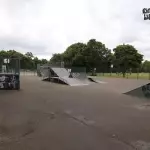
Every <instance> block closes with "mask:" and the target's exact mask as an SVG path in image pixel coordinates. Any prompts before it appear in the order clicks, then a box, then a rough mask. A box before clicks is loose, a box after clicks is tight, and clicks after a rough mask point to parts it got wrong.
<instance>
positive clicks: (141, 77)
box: [97, 73, 150, 79]
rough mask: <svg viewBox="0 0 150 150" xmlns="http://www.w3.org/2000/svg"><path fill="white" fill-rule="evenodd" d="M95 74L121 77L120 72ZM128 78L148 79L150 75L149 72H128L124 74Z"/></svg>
mask: <svg viewBox="0 0 150 150" xmlns="http://www.w3.org/2000/svg"><path fill="white" fill-rule="evenodd" d="M97 76H101V77H112V78H113V77H114V78H123V75H122V74H119V75H118V74H116V73H111V74H110V73H104V74H103V73H97ZM125 78H128V79H150V75H149V73H139V74H137V73H132V74H131V75H130V74H126V77H125Z"/></svg>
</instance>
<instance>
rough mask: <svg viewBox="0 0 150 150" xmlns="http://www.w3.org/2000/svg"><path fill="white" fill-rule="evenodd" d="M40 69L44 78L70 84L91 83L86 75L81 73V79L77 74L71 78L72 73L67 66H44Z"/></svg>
mask: <svg viewBox="0 0 150 150" xmlns="http://www.w3.org/2000/svg"><path fill="white" fill-rule="evenodd" d="M40 71H41V75H42V79H43V80H50V81H51V80H53V81H56V82H59V83H64V84H67V85H70V86H82V85H88V84H89V82H88V81H87V80H86V79H85V75H84V76H83V75H81V76H80V79H79V78H76V77H75V76H74V77H72V78H70V73H69V72H68V71H67V69H65V68H59V67H50V66H42V67H41V69H40Z"/></svg>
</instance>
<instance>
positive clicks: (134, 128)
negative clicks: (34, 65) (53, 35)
mask: <svg viewBox="0 0 150 150" xmlns="http://www.w3.org/2000/svg"><path fill="white" fill-rule="evenodd" d="M116 82H119V83H120V80H119V81H117V80H116ZM119 83H116V84H119ZM107 87H108V88H107ZM149 105H150V104H149V101H148V100H147V101H146V100H142V99H138V98H133V97H130V96H128V95H123V94H120V93H117V92H114V91H113V90H111V88H110V87H109V86H105V87H104V86H103V84H91V85H89V86H80V87H70V86H66V85H59V84H54V83H49V82H42V81H40V79H39V78H37V77H35V76H22V78H21V90H20V91H0V150H10V149H11V150H20V149H21V150H50V149H54V150H100V149H102V150H134V149H140V150H148V148H149V145H150V144H149V142H150V109H149V107H148V106H149ZM144 106H145V107H144ZM141 108H142V109H141Z"/></svg>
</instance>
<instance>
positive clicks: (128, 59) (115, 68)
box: [50, 39, 150, 76]
mask: <svg viewBox="0 0 150 150" xmlns="http://www.w3.org/2000/svg"><path fill="white" fill-rule="evenodd" d="M59 61H64V63H65V65H66V67H70V66H78V67H83V66H84V67H86V69H87V71H92V72H93V73H94V69H95V68H96V70H97V72H110V71H112V72H121V73H122V74H123V75H124V76H125V73H126V72H137V71H143V72H146V71H147V69H148V68H150V65H149V64H150V62H149V61H145V62H143V55H142V54H140V53H139V52H138V50H137V49H136V48H135V47H134V46H132V45H129V44H123V45H118V46H116V48H114V49H113V50H110V49H109V48H107V47H106V46H105V44H103V43H102V42H99V41H96V40H95V39H91V40H89V41H88V42H87V43H86V44H85V43H75V44H72V45H70V46H69V47H68V48H67V49H66V51H64V52H63V53H61V54H53V57H52V58H51V60H50V62H51V63H56V62H59ZM142 62H143V63H142ZM139 69H140V70H139Z"/></svg>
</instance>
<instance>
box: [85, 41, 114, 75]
mask: <svg viewBox="0 0 150 150" xmlns="http://www.w3.org/2000/svg"><path fill="white" fill-rule="evenodd" d="M83 55H84V57H85V62H86V67H87V69H89V68H91V69H92V72H93V73H94V68H97V67H99V68H101V69H103V70H104V69H106V68H107V69H108V68H109V67H110V64H111V59H112V54H111V50H109V49H108V48H106V47H105V45H104V44H102V43H101V42H98V41H96V40H95V39H91V40H89V42H88V43H87V48H86V49H85V50H84V51H83Z"/></svg>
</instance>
